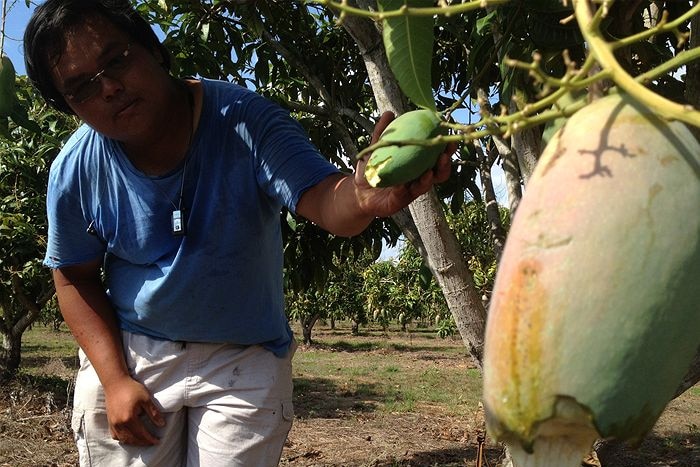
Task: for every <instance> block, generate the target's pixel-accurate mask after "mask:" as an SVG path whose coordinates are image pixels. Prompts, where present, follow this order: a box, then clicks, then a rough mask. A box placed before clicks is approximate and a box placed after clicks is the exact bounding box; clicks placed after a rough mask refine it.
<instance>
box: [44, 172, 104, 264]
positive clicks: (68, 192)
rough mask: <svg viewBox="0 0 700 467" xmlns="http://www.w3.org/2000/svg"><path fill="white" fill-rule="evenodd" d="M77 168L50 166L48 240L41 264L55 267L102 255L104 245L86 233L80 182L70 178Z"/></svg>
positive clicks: (47, 199)
mask: <svg viewBox="0 0 700 467" xmlns="http://www.w3.org/2000/svg"><path fill="white" fill-rule="evenodd" d="M76 172H77V170H72V171H71V170H66V171H63V170H60V169H59V168H56V167H52V169H51V174H50V175H49V183H48V189H47V194H46V214H47V217H48V223H49V229H48V241H47V246H46V255H45V257H44V265H46V266H48V267H50V268H52V269H57V268H61V267H64V266H72V265H76V264H81V263H85V262H87V261H92V260H94V259H96V258H99V257H100V256H102V255H104V252H105V246H104V245H103V243H102V242H101V241H100V239H99V238H98V237H97V236H95V235H94V234H90V233H88V227H89V226H90V221H89V220H88V218H89V216H86V215H85V213H84V209H83V203H82V202H81V199H80V191H79V184H78V183H74V181H75V179H73V178H72V176H74V174H75V173H76Z"/></svg>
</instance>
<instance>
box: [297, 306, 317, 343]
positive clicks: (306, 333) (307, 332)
mask: <svg viewBox="0 0 700 467" xmlns="http://www.w3.org/2000/svg"><path fill="white" fill-rule="evenodd" d="M318 318H319V315H318V314H314V315H311V316H305V317H304V318H301V319H300V320H299V321H300V322H301V333H302V336H303V338H304V344H306V345H311V344H312V343H313V342H312V340H311V330H312V329H313V328H314V324H316V321H318Z"/></svg>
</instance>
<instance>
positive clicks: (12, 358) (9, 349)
mask: <svg viewBox="0 0 700 467" xmlns="http://www.w3.org/2000/svg"><path fill="white" fill-rule="evenodd" d="M0 335H2V347H0V381H6V380H7V379H9V378H11V377H12V376H13V375H14V374H15V373H16V372H17V369H18V368H19V364H20V361H21V355H22V353H21V352H22V335H21V334H19V335H16V334H15V333H13V332H6V331H5V330H2V331H1V332H0Z"/></svg>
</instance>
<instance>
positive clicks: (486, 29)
mask: <svg viewBox="0 0 700 467" xmlns="http://www.w3.org/2000/svg"><path fill="white" fill-rule="evenodd" d="M496 13H497V10H493V11H492V12H491V13H489V14H488V15H486V16H484V17H483V18H479V19H478V20H477V21H476V33H477V34H478V35H479V36H483V35H485V34H490V33H491V23H492V22H493V21H494V20H495V18H496Z"/></svg>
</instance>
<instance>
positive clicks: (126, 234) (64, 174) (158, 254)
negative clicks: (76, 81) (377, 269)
mask: <svg viewBox="0 0 700 467" xmlns="http://www.w3.org/2000/svg"><path fill="white" fill-rule="evenodd" d="M202 87H203V96H204V97H203V104H202V112H201V117H200V121H199V125H198V129H197V132H196V133H195V135H194V137H193V140H192V143H191V145H190V151H189V153H188V156H187V158H186V162H185V163H184V164H183V165H182V166H181V167H179V168H178V169H176V170H174V171H173V172H172V173H169V174H166V175H164V176H159V177H151V176H147V175H145V174H143V173H142V172H140V171H139V170H137V169H136V168H135V167H134V166H133V165H132V164H131V162H130V161H129V159H128V158H127V157H126V154H125V153H124V151H123V150H122V147H121V145H120V144H119V143H118V142H117V141H115V140H112V139H109V138H106V137H104V136H102V135H100V134H99V133H97V132H96V131H94V130H93V129H91V128H90V127H88V126H86V125H83V126H82V127H81V128H79V129H78V130H77V131H76V133H75V134H74V135H72V137H71V138H70V139H69V140H68V142H67V143H66V145H65V147H64V148H63V149H62V151H61V153H60V154H59V156H58V157H57V159H56V160H55V161H54V163H53V164H52V167H51V173H50V178H49V184H48V193H47V212H48V218H49V236H48V246H47V251H46V257H45V260H44V263H45V264H46V265H47V266H49V267H51V268H61V267H64V266H69V265H75V264H80V263H84V262H87V261H91V260H95V259H97V258H104V272H105V281H106V287H107V293H108V296H109V298H110V300H111V303H112V305H113V306H114V309H115V310H116V313H117V317H118V321H119V324H120V327H121V328H122V329H125V330H128V331H130V332H134V333H140V334H146V335H148V336H152V337H155V338H163V339H169V340H175V341H189V342H226V343H235V344H243V345H252V344H263V345H265V346H266V347H267V348H268V349H270V350H271V351H273V352H275V353H276V354H278V355H283V354H284V353H285V352H286V350H287V348H288V346H289V343H290V341H291V331H290V329H289V325H288V322H287V319H286V317H285V314H284V295H283V288H282V280H283V255H282V235H281V225H280V213H281V209H282V206H286V207H287V208H288V209H289V210H290V211H292V212H294V210H295V208H296V204H297V202H298V201H299V198H300V196H301V195H302V193H303V192H304V191H305V190H306V189H308V188H310V187H312V186H314V185H315V184H317V183H318V182H320V181H321V180H323V179H324V178H326V177H327V176H329V175H331V174H334V173H336V172H337V169H336V168H335V167H334V166H333V165H331V164H330V163H329V162H328V161H326V160H325V159H324V158H323V157H322V156H321V155H320V154H319V153H318V151H317V150H316V148H314V147H313V145H312V144H311V143H310V141H309V138H308V136H307V135H306V134H305V132H304V131H303V129H302V128H301V126H300V125H299V124H298V123H297V122H296V121H294V120H293V119H292V118H291V117H290V116H289V115H288V113H287V112H286V111H284V110H283V109H282V108H280V107H279V106H277V105H276V104H274V103H272V102H270V101H268V100H266V99H265V98H263V97H261V96H259V95H257V94H255V93H254V92H252V91H250V90H247V89H245V88H242V87H239V86H237V85H234V84H230V83H226V82H222V81H213V80H206V79H205V80H202ZM183 170H184V178H183ZM181 191H182V206H181V207H182V208H184V214H185V219H186V235H185V236H174V235H173V233H172V224H171V222H172V219H171V216H172V212H173V211H174V210H175V209H176V207H179V197H180V192H181Z"/></svg>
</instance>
